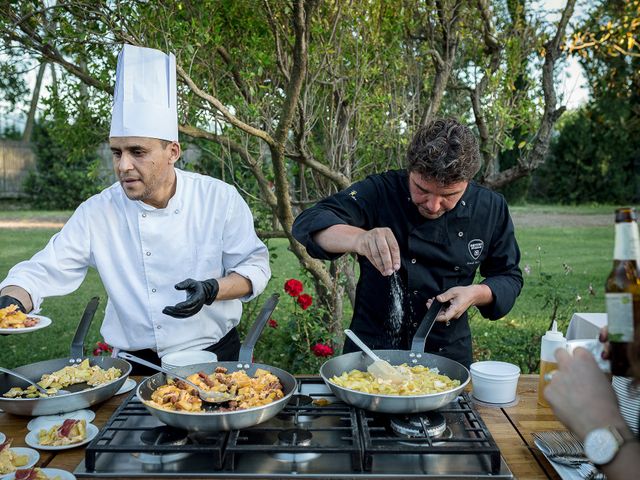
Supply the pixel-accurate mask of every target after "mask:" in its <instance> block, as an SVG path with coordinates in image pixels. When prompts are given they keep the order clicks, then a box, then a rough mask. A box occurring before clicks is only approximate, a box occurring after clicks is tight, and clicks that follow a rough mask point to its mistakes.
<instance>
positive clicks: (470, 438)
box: [358, 393, 500, 474]
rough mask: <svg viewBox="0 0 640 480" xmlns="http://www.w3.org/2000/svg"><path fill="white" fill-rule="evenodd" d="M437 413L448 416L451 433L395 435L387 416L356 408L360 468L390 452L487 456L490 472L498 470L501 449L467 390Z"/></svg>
mask: <svg viewBox="0 0 640 480" xmlns="http://www.w3.org/2000/svg"><path fill="white" fill-rule="evenodd" d="M438 412H439V413H441V414H443V415H444V416H445V417H446V419H447V428H448V429H449V431H450V432H451V435H448V436H442V437H434V438H432V437H430V436H428V435H426V436H422V437H419V436H418V437H398V435H397V434H394V433H393V431H392V429H391V427H390V423H389V417H388V416H385V415H376V414H373V413H372V412H368V411H366V410H358V415H359V422H360V424H361V425H362V437H363V443H364V458H363V468H364V470H365V471H371V469H372V466H373V461H374V457H376V456H382V455H393V454H402V455H408V454H416V455H429V454H445V455H473V456H478V455H482V456H485V457H486V458H487V459H488V469H489V471H490V472H491V473H492V474H497V473H498V472H499V471H500V449H499V448H498V445H497V444H496V442H495V440H494V439H493V437H492V436H491V434H490V433H489V430H488V429H487V426H486V425H485V424H484V422H483V421H482V419H481V418H480V415H479V414H478V412H477V411H476V410H475V408H474V407H473V405H472V403H471V401H470V400H469V396H468V394H467V393H463V394H462V395H460V396H459V397H458V398H456V400H455V401H453V402H451V403H450V404H449V405H448V406H447V407H446V408H439V409H438Z"/></svg>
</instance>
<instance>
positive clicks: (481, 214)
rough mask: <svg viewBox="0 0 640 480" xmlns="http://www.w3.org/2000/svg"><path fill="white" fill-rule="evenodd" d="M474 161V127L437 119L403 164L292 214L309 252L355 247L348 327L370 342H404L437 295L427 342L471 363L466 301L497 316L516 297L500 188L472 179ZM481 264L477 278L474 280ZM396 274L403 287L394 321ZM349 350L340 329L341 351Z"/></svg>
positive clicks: (515, 251)
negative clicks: (436, 312) (353, 296)
mask: <svg viewBox="0 0 640 480" xmlns="http://www.w3.org/2000/svg"><path fill="white" fill-rule="evenodd" d="M479 169H480V153H479V150H478V143H477V140H476V138H475V136H474V135H473V133H472V132H471V130H469V129H468V128H467V127H466V126H464V125H461V124H460V123H458V122H457V121H456V120H452V119H447V120H435V121H434V122H432V123H431V124H429V125H427V126H425V127H422V128H421V129H420V130H418V132H417V133H416V134H415V136H414V138H413V139H412V141H411V145H410V146H409V150H408V153H407V169H406V170H396V171H388V172H386V173H382V174H378V175H371V176H369V177H367V178H366V179H365V180H362V181H360V182H357V183H355V184H353V185H352V186H351V187H349V188H347V189H346V190H343V191H341V192H339V193H337V194H335V195H332V196H330V197H328V198H326V199H324V200H322V201H320V202H319V203H318V204H316V205H315V206H314V207H312V208H309V209H307V210H305V211H303V212H302V213H301V214H300V215H299V216H298V217H297V218H296V220H295V222H294V225H293V235H294V236H295V238H296V239H297V240H298V241H299V242H301V243H302V244H303V245H304V246H305V247H306V249H307V251H308V252H309V254H310V255H311V256H313V257H315V258H319V259H323V260H333V259H336V258H338V257H339V256H340V255H342V254H343V253H346V252H351V253H356V254H357V255H358V261H359V263H360V278H359V280H358V286H357V289H356V301H355V306H354V312H353V319H352V322H351V327H350V328H351V330H353V331H354V332H356V333H357V334H358V336H359V337H360V338H361V339H362V340H363V341H364V342H365V343H366V344H368V345H369V346H370V347H372V348H374V349H401V350H408V349H409V348H410V343H411V339H412V337H413V335H414V334H415V332H416V330H417V328H418V324H419V322H420V321H421V320H422V317H423V316H424V314H425V313H426V311H427V308H428V306H429V305H430V304H431V301H432V299H433V298H434V297H436V298H437V299H438V300H439V301H440V302H443V303H445V302H448V303H447V307H446V309H443V311H441V313H440V314H439V315H438V317H437V323H436V324H435V325H434V327H433V329H432V330H431V333H430V334H429V337H428V338H427V342H426V349H425V351H427V352H431V353H436V354H438V355H442V356H445V357H448V358H451V359H453V360H456V361H458V362H460V363H462V364H463V365H465V366H466V367H469V365H470V364H471V362H472V351H471V330H470V328H469V322H468V319H467V310H468V309H469V308H470V307H472V306H475V307H477V308H478V310H479V311H480V313H481V314H482V315H483V316H484V317H486V318H489V319H491V320H495V319H498V318H501V317H503V316H504V315H506V314H507V313H508V312H509V311H510V310H511V308H512V307H513V305H514V303H515V299H516V297H517V296H518V295H519V293H520V290H521V289H522V272H521V271H520V268H519V267H518V263H519V262H520V250H519V248H518V244H517V242H516V239H515V235H514V230H513V223H512V221H511V218H510V216H509V210H508V208H507V204H506V201H505V200H504V198H503V197H502V195H500V194H498V193H495V192H493V191H491V190H489V189H487V188H485V187H482V186H480V185H477V184H476V183H474V182H473V181H472V180H471V179H472V178H473V177H474V175H475V174H476V173H477V172H478V170H479ZM478 268H479V269H480V274H481V276H482V277H483V279H482V281H481V282H479V283H474V279H475V276H476V270H478ZM398 277H399V278H398ZM394 282H397V284H399V285H400V286H401V291H402V311H401V312H400V316H401V317H402V318H401V320H400V321H398V320H397V316H398V314H397V312H396V313H395V314H394V311H393V306H394V300H393V295H392V287H393V286H394ZM394 315H395V320H394ZM356 350H358V347H357V346H356V345H355V344H353V343H352V342H351V340H349V339H347V340H346V343H345V346H344V352H345V353H347V352H352V351H356Z"/></svg>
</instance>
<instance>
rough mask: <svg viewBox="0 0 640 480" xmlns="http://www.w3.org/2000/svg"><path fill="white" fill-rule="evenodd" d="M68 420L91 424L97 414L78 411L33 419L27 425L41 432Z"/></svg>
mask: <svg viewBox="0 0 640 480" xmlns="http://www.w3.org/2000/svg"><path fill="white" fill-rule="evenodd" d="M68 418H73V419H74V420H85V421H86V422H87V423H91V422H92V421H93V419H94V418H96V414H95V413H93V411H92V410H76V411H75V412H68V413H61V414H60V415H44V416H42V417H35V418H32V419H31V421H29V423H27V429H29V430H40V429H41V428H45V426H47V425H48V426H49V428H51V427H52V426H53V424H55V423H58V424H62V422H64V421H65V420H66V419H68Z"/></svg>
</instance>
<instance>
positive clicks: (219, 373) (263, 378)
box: [148, 367, 284, 412]
mask: <svg viewBox="0 0 640 480" xmlns="http://www.w3.org/2000/svg"><path fill="white" fill-rule="evenodd" d="M187 379H188V380H190V381H192V382H193V383H195V384H196V385H198V386H199V387H200V388H202V389H203V390H208V391H216V392H223V393H229V394H231V396H233V397H235V398H233V399H232V400H230V401H229V402H226V403H225V404H221V405H222V406H220V407H219V408H217V409H216V411H217V412H233V411H236V410H244V409H247V408H252V407H259V406H261V405H267V404H269V403H272V402H274V401H276V400H278V399H280V398H282V397H284V392H283V387H282V384H281V383H280V380H279V379H278V377H276V376H275V375H274V374H272V373H271V372H268V371H267V370H263V369H261V368H259V369H257V370H256V373H255V375H254V376H253V377H250V376H249V375H247V373H246V372H245V371H244V370H238V371H237V372H233V373H227V369H226V368H224V367H218V368H216V370H215V372H214V373H212V374H211V375H207V374H206V373H204V372H198V373H194V374H193V375H190V376H188V377H187ZM148 404H149V405H151V406H153V407H156V408H161V409H164V410H172V411H184V412H203V411H204V410H203V409H202V400H201V399H200V397H199V396H198V392H197V391H196V389H194V388H193V387H191V386H190V385H188V384H186V383H185V382H182V381H180V380H176V381H174V380H173V379H170V380H169V382H168V383H167V384H166V385H162V386H160V387H158V388H156V389H155V390H154V392H153V393H152V394H151V401H149V402H148Z"/></svg>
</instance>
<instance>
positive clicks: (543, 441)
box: [532, 431, 606, 480]
mask: <svg viewBox="0 0 640 480" xmlns="http://www.w3.org/2000/svg"><path fill="white" fill-rule="evenodd" d="M532 436H533V438H534V439H535V440H537V442H536V446H537V447H538V448H539V449H540V450H541V451H542V452H543V453H544V454H545V455H546V456H547V458H549V460H551V461H552V462H555V463H559V464H561V465H566V466H569V467H573V468H576V469H577V470H578V472H579V473H580V475H581V476H582V477H583V478H584V479H585V480H605V479H606V477H605V475H604V474H603V473H601V472H600V471H599V470H598V469H597V468H596V467H595V465H593V463H591V461H589V459H588V458H587V457H586V456H585V454H584V450H583V446H582V442H580V440H578V438H577V437H576V436H575V435H574V434H573V433H571V432H565V431H547V432H534V433H533V434H532Z"/></svg>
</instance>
